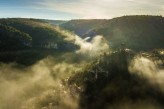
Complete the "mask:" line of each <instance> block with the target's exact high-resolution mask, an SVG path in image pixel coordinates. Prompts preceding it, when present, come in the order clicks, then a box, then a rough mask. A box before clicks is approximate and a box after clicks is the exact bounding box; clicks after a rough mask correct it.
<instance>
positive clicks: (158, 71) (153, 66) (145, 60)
mask: <svg viewBox="0 0 164 109" xmlns="http://www.w3.org/2000/svg"><path fill="white" fill-rule="evenodd" d="M162 64H163V63H162V60H154V59H153V58H151V57H144V56H142V55H140V54H139V55H137V56H136V57H134V59H133V60H132V61H131V63H130V65H129V71H130V72H131V73H132V74H136V75H138V76H139V77H140V78H145V79H147V80H148V82H149V83H151V84H152V85H154V86H158V87H159V88H160V89H161V91H162V92H164V69H163V68H160V66H161V65H162Z"/></svg>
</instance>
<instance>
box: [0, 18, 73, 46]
mask: <svg viewBox="0 0 164 109" xmlns="http://www.w3.org/2000/svg"><path fill="white" fill-rule="evenodd" d="M0 24H3V25H6V26H10V27H13V28H15V29H17V30H19V31H21V32H24V33H26V34H28V35H29V36H31V37H32V47H39V48H54V49H74V45H73V43H74V37H71V35H67V34H65V33H66V32H67V31H65V30H62V29H60V28H59V27H57V26H52V25H50V24H48V23H46V22H45V21H42V20H37V19H19V18H17V19H16V18H15V19H0Z"/></svg>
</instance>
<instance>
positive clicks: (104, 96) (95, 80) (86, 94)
mask: <svg viewBox="0 0 164 109" xmlns="http://www.w3.org/2000/svg"><path fill="white" fill-rule="evenodd" d="M133 56H134V54H132V53H130V52H126V51H124V50H121V51H116V52H114V53H112V54H110V55H107V54H104V55H103V56H102V57H101V59H98V61H96V62H93V63H92V64H91V65H90V66H88V68H86V69H85V70H84V71H82V72H80V73H77V74H76V75H75V76H73V77H71V78H70V79H69V84H77V86H78V87H82V88H83V90H81V91H80V107H81V109H124V108H125V107H124V106H125V105H126V103H127V104H128V103H131V104H128V106H129V107H130V105H132V107H131V108H135V109H139V107H143V105H145V104H144V103H148V105H149V104H152V105H160V106H162V107H164V105H163V103H164V95H163V93H162V92H161V91H160V90H158V87H155V86H152V85H151V84H149V83H148V81H147V80H146V79H144V78H141V77H139V76H137V75H135V74H131V73H130V72H129V71H128V63H129V61H130V60H131V58H133ZM137 103H141V104H138V105H137V106H135V105H134V104H137ZM142 103H143V104H142ZM114 107H115V108H114ZM148 107H149V106H148ZM125 109H126V108H125ZM128 109H129V108H128ZM146 109H148V108H146Z"/></svg>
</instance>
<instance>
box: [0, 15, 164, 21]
mask: <svg viewBox="0 0 164 109" xmlns="http://www.w3.org/2000/svg"><path fill="white" fill-rule="evenodd" d="M126 16H128V17H130V16H155V17H157V16H159V17H160V16H161V17H164V16H163V15H135V14H134V15H123V16H117V17H113V18H100V19H99V18H78V19H76V18H75V19H74V18H72V19H48V18H32V17H3V18H2V17H0V19H38V20H52V21H53V20H56V21H57V20H58V21H70V20H110V19H114V18H120V17H126Z"/></svg>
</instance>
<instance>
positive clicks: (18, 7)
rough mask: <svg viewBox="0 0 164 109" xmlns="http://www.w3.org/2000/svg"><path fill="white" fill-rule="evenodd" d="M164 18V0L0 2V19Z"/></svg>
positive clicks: (16, 0) (8, 0) (39, 0)
mask: <svg viewBox="0 0 164 109" xmlns="http://www.w3.org/2000/svg"><path fill="white" fill-rule="evenodd" d="M124 15H162V16H164V0H0V18H13V17H14V18H18V17H20V18H40V19H53V20H55V19H56V20H60V19H61V20H70V19H110V18H114V17H120V16H124Z"/></svg>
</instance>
